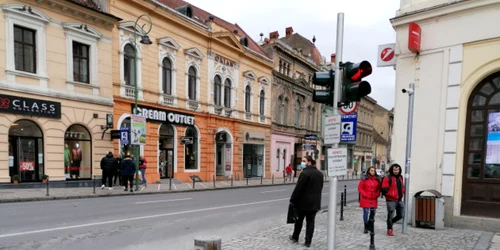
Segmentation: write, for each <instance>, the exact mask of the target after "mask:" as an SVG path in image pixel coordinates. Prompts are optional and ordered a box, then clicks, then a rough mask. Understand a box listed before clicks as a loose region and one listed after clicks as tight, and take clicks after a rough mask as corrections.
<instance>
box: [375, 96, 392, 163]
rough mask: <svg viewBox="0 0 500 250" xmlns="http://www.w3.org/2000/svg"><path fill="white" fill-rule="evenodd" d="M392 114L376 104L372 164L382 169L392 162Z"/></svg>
mask: <svg viewBox="0 0 500 250" xmlns="http://www.w3.org/2000/svg"><path fill="white" fill-rule="evenodd" d="M391 119H392V114H391V112H390V111H389V110H387V109H385V108H384V107H382V106H380V105H379V104H375V105H374V109H373V145H374V148H373V150H372V151H373V154H374V156H373V158H372V165H374V166H376V167H377V168H380V169H389V168H388V167H387V168H386V166H387V164H389V163H390V154H389V150H390V138H391V134H392V121H391Z"/></svg>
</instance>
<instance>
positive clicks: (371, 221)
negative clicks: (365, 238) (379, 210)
mask: <svg viewBox="0 0 500 250" xmlns="http://www.w3.org/2000/svg"><path fill="white" fill-rule="evenodd" d="M369 218H370V219H369V220H368V225H369V226H368V227H369V228H370V229H369V230H370V248H369V249H370V250H375V209H374V208H370V217H369Z"/></svg>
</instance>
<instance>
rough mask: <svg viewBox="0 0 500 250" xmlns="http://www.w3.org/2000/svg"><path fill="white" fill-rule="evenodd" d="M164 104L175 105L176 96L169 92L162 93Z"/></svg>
mask: <svg viewBox="0 0 500 250" xmlns="http://www.w3.org/2000/svg"><path fill="white" fill-rule="evenodd" d="M162 97H163V99H162V104H163V105H168V106H174V105H175V97H174V96H171V95H167V94H163V95H162Z"/></svg>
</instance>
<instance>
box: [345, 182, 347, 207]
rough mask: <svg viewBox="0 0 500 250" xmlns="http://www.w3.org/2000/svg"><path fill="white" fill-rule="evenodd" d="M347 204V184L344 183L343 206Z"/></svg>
mask: <svg viewBox="0 0 500 250" xmlns="http://www.w3.org/2000/svg"><path fill="white" fill-rule="evenodd" d="M345 206H347V185H344V207H345Z"/></svg>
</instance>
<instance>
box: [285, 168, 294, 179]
mask: <svg viewBox="0 0 500 250" xmlns="http://www.w3.org/2000/svg"><path fill="white" fill-rule="evenodd" d="M285 173H286V179H288V180H289V181H292V173H293V168H292V164H288V166H286V168H285Z"/></svg>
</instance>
